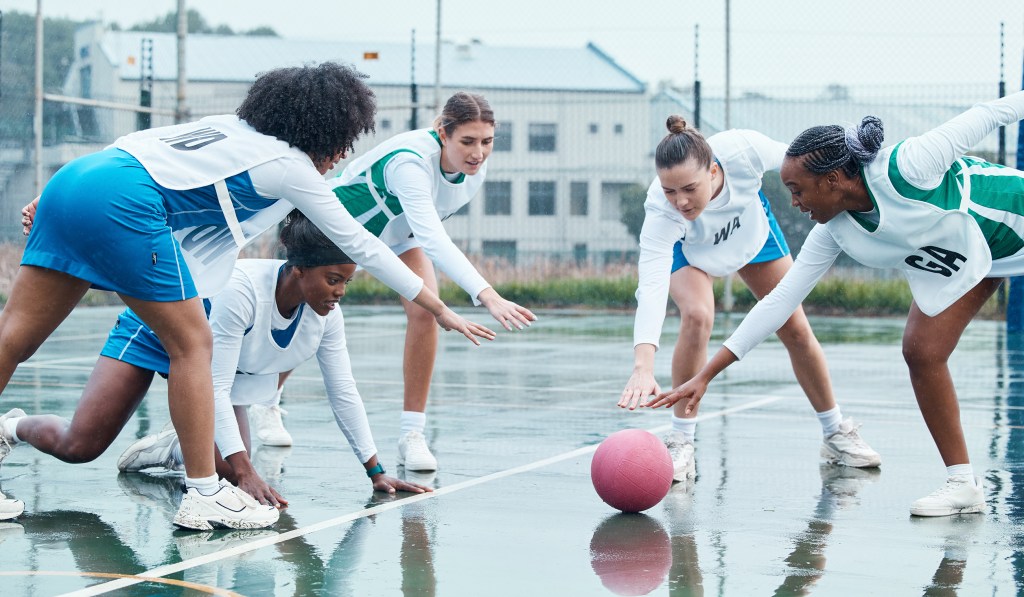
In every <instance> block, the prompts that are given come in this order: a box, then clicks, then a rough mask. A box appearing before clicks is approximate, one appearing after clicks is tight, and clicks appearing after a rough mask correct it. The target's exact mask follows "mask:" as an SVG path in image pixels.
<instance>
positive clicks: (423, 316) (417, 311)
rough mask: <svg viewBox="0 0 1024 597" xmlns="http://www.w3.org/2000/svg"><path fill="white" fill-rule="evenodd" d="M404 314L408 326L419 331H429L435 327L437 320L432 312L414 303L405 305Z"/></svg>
mask: <svg viewBox="0 0 1024 597" xmlns="http://www.w3.org/2000/svg"><path fill="white" fill-rule="evenodd" d="M405 314H406V316H407V317H408V319H409V327H410V328H412V329H415V330H418V331H420V332H422V331H429V330H431V329H434V328H436V327H437V320H436V319H434V316H433V314H431V313H430V311H427V310H426V309H424V308H423V307H420V306H419V305H417V304H415V303H410V304H409V305H407V306H406V309H405Z"/></svg>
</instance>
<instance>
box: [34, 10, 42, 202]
mask: <svg viewBox="0 0 1024 597" xmlns="http://www.w3.org/2000/svg"><path fill="white" fill-rule="evenodd" d="M32 135H33V137H34V138H35V151H33V154H34V155H33V156H32V160H33V162H35V164H34V166H35V194H36V197H38V196H39V195H40V194H41V193H42V192H43V0H36V85H35V113H34V114H33V115H32Z"/></svg>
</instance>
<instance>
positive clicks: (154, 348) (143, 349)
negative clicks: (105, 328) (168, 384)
mask: <svg viewBox="0 0 1024 597" xmlns="http://www.w3.org/2000/svg"><path fill="white" fill-rule="evenodd" d="M100 354H101V355H102V356H105V357H110V358H112V359H116V360H118V361H123V362H125V363H128V364H129V365H135V366H136V367H139V368H141V369H146V370H147V371H156V372H157V373H159V374H160V375H162V376H164V377H167V374H168V373H169V372H170V369H171V360H170V358H169V357H168V356H167V351H166V350H164V345H163V344H161V343H160V339H159V338H157V337H156V334H155V333H153V330H151V329H149V328H148V327H147V326H146V324H144V323H142V320H141V319H139V316H138V315H136V314H135V312H134V311H132V310H131V309H126V310H125V311H123V312H122V313H121V314H120V315H118V316H117V322H116V323H115V324H114V329H112V330H110V333H109V334H108V335H107V343H106V344H104V345H103V350H101V351H100Z"/></svg>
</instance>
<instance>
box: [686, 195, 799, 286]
mask: <svg viewBox="0 0 1024 597" xmlns="http://www.w3.org/2000/svg"><path fill="white" fill-rule="evenodd" d="M758 195H760V196H761V207H763V208H764V214H765V215H766V216H768V239H767V240H766V241H764V246H763V247H761V250H760V252H758V254H757V255H755V256H754V258H753V259H751V260H750V261H748V262H747V263H764V262H765V261H775V260H776V259H781V258H783V257H785V256H786V255H789V245H787V244H786V237H785V236H783V235H782V228H779V222H778V221H777V220H776V219H775V214H773V213H772V207H771V205H769V204H768V198H767V197H765V196H764V193H760V192H759V193H758ZM687 265H690V262H689V261H687V260H686V256H685V255H683V243H682V241H679V242H676V244H675V245H674V246H673V247H672V273H676V272H677V271H679V270H681V269H683V268H684V267H686V266H687Z"/></svg>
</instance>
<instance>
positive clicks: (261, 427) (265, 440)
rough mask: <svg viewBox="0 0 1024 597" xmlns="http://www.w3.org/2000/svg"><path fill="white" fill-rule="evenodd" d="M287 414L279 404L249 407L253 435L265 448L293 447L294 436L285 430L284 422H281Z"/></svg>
mask: <svg viewBox="0 0 1024 597" xmlns="http://www.w3.org/2000/svg"><path fill="white" fill-rule="evenodd" d="M286 414H288V411H286V410H285V409H283V408H281V407H280V406H278V405H277V404H275V405H273V406H263V405H261V404H253V405H252V406H250V407H249V425H250V426H251V427H252V431H253V435H254V436H256V439H258V440H260V443H262V444H263V445H264V446H290V445H292V435H291V434H290V433H288V430H287V429H285V428H284V421H282V420H281V415H286Z"/></svg>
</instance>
